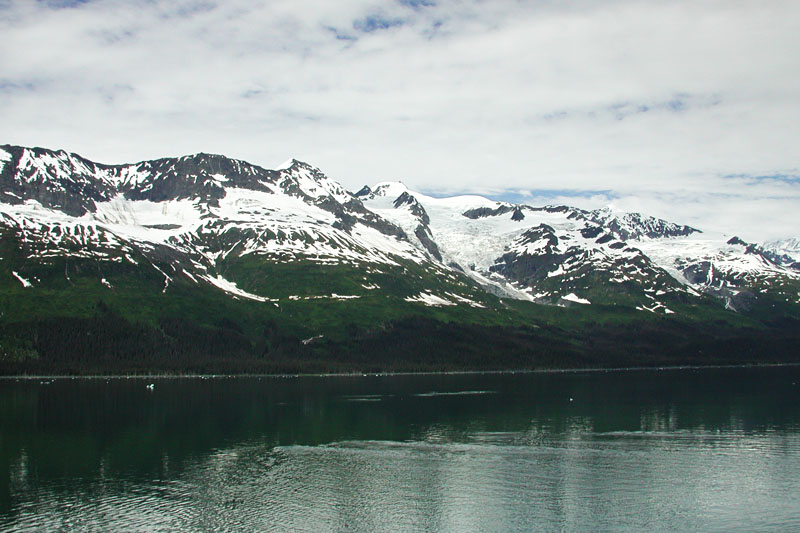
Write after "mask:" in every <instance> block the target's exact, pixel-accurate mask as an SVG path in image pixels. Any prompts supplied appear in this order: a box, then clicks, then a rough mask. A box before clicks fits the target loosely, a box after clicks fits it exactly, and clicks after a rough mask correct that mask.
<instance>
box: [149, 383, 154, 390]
mask: <svg viewBox="0 0 800 533" xmlns="http://www.w3.org/2000/svg"><path fill="white" fill-rule="evenodd" d="M155 388H156V385H155V383H151V384H150V385H148V386H147V389H148V390H153V389H155Z"/></svg>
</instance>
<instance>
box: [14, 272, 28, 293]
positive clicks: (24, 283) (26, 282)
mask: <svg viewBox="0 0 800 533" xmlns="http://www.w3.org/2000/svg"><path fill="white" fill-rule="evenodd" d="M11 274H12V275H13V276H14V277H15V278H17V280H18V281H19V282H20V283H22V286H23V287H24V288H26V289H27V288H28V287H33V285H31V282H30V281H28V280H27V279H25V278H23V277H22V276H20V275H19V274H17V273H16V272H14V271H13V270H12V271H11Z"/></svg>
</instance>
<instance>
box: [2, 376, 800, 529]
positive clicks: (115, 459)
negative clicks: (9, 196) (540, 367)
mask: <svg viewBox="0 0 800 533" xmlns="http://www.w3.org/2000/svg"><path fill="white" fill-rule="evenodd" d="M151 383H152V384H153V385H154V387H153V389H152V390H150V389H148V388H147V387H146V386H147V385H148V384H151ZM798 383H800V368H798V367H784V368H759V369H707V370H690V369H689V370H671V371H629V372H585V373H561V374H504V375H439V376H437V375H428V376H366V377H309V378H214V379H200V378H184V379H149V380H142V379H109V380H106V379H57V380H41V379H40V380H20V381H15V380H3V381H0V475H2V477H1V478H0V530H13V531H18V530H21V531H25V530H72V531H75V530H92V531H97V530H123V531H161V530H181V531H193V530H194V531H213V530H220V531H223V530H224V531H229V530H246V531H254V530H279V531H285V530H294V531H329V530H367V531H398V530H401V531H402V530H414V531H420V530H425V531H502V530H517V531H519V530H532V529H534V530H587V529H591V530H611V529H613V530H645V529H646V530H682V531H685V530H726V531H730V530H748V531H752V530H800V386H798Z"/></svg>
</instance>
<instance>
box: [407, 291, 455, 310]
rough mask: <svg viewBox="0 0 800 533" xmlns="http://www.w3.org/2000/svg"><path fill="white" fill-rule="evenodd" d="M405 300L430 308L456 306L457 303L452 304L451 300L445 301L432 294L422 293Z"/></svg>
mask: <svg viewBox="0 0 800 533" xmlns="http://www.w3.org/2000/svg"><path fill="white" fill-rule="evenodd" d="M404 299H405V301H407V302H416V303H421V304H424V305H427V306H429V307H442V306H446V305H447V306H449V305H456V304H455V302H451V301H450V300H445V299H444V298H442V297H440V296H436V295H435V294H432V293H430V292H421V293H419V294H418V295H416V296H409V297H407V298H404Z"/></svg>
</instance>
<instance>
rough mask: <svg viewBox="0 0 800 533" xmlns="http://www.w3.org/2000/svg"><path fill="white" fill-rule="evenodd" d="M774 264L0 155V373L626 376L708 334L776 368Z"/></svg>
mask: <svg viewBox="0 0 800 533" xmlns="http://www.w3.org/2000/svg"><path fill="white" fill-rule="evenodd" d="M779 252H780V250H779V249H778V248H775V247H773V248H770V247H769V246H767V245H765V246H759V245H754V244H748V243H744V242H742V241H740V240H738V239H725V238H724V237H723V236H713V235H708V234H706V233H702V232H700V231H699V230H697V229H695V228H690V227H688V226H682V225H679V224H674V223H671V222H667V221H664V220H659V219H655V218H652V217H647V216H645V215H641V214H636V213H615V212H612V211H609V210H597V211H585V210H580V209H576V208H572V207H567V206H546V207H533V206H527V205H514V204H509V203H504V202H494V201H491V200H488V199H486V198H482V197H479V196H460V197H453V198H433V197H430V196H426V195H423V194H420V193H416V192H413V191H410V190H408V189H407V188H406V187H405V186H403V185H402V184H399V183H381V184H378V185H376V186H375V187H372V188H369V187H365V188H364V189H362V190H361V191H359V192H358V193H357V194H355V195H354V194H351V193H350V192H348V191H346V190H345V189H344V188H343V187H342V186H341V185H340V184H338V183H337V182H335V181H334V180H332V179H330V178H328V177H327V176H325V175H324V174H323V173H322V172H321V171H319V169H316V168H314V167H312V166H310V165H308V164H306V163H302V162H300V161H296V160H293V161H291V162H290V163H289V164H287V165H286V166H285V168H282V169H276V170H268V169H264V168H261V167H258V166H256V165H252V164H249V163H246V162H244V161H238V160H234V159H229V158H226V157H224V156H220V155H212V154H202V153H201V154H196V155H191V156H184V157H179V158H164V159H159V160H155V161H144V162H140V163H135V164H126V165H104V164H99V163H94V162H92V161H89V160H87V159H85V158H82V157H81V156H79V155H76V154H70V153H67V152H64V151H51V150H46V149H42V148H24V147H16V146H0V367H2V365H4V364H7V365H10V366H7V369H6V370H5V371H9V372H10V371H13V369H14V368H16V369H17V371H28V370H26V369H33V368H39V369H44V370H46V369H47V368H54V366H53V365H56V366H57V367H58V368H61V369H62V371H69V372H77V371H84V370H85V369H86V368H90V367H91V368H95V369H100V370H102V369H103V368H107V367H113V368H120V367H119V365H118V364H117V363H115V361H117V362H118V361H120V360H124V361H126V362H125V365H128V366H126V367H125V368H129V369H134V370H135V369H147V368H172V369H173V370H178V369H186V368H194V369H199V368H214V369H223V370H225V369H230V368H234V367H235V368H241V369H242V370H243V371H253V370H254V369H260V370H262V371H279V370H280V371H290V370H292V369H302V370H309V369H317V370H326V369H331V368H336V369H340V370H341V369H363V368H366V367H370V365H372V364H373V363H372V362H371V361H373V359H372V358H376V359H375V360H379V361H381V362H380V365H381V368H388V367H391V368H401V369H423V368H424V369H434V368H443V367H447V368H467V367H469V368H487V367H489V368H507V367H509V366H510V365H514V366H519V367H535V366H541V365H547V366H570V365H575V364H579V363H578V361H583V362H582V363H580V364H589V365H604V364H611V363H612V361H616V362H617V363H624V364H635V361H637V360H638V359H637V358H641V357H645V358H647V357H651V356H652V357H653V358H655V359H652V361H655V360H659V361H662V362H664V361H674V360H675V357H678V356H680V357H684V356H683V355H682V354H683V353H684V352H685V353H695V352H696V349H695V347H694V346H695V345H694V344H693V343H696V342H699V341H698V339H697V338H696V336H695V334H692V333H687V332H692V331H696V328H698V327H701V326H702V324H705V323H708V321H709V320H713V321H715V323H716V324H717V327H718V328H719V331H720V338H726V339H727V338H742V337H744V338H759V339H761V338H762V337H763V336H765V335H766V336H768V337H769V338H774V342H776V343H777V345H778V346H783V344H781V343H783V342H784V341H785V338H784V337H785V335H784V334H783V333H781V334H780V335H778V336H777V337H775V336H774V335H773V333H774V332H773V330H772V329H770V328H773V326H772V325H770V324H773V323H774V324H778V323H779V322H780V323H784V322H785V321H786V320H789V321H790V322H788V324H789V325H790V328H789V330H787V331H788V332H787V333H786V335H789V337H788V338H789V339H790V340H791V339H795V338H796V337H795V336H794V335H796V332H795V329H793V328H796V324H795V322H791V321H793V320H795V321H796V319H797V318H798V317H800V314H799V313H798V309H800V306H798V303H800V289H798V287H799V286H800V284H799V283H798V279H800V274H798V272H797V269H796V264H794V263H793V262H792V261H791V256H789V255H787V254H784V253H779ZM542 304H544V305H542ZM567 307H568V308H569V309H561V308H567ZM732 311H738V314H737V313H733V312H732ZM653 320H655V322H653ZM409 321H410V322H409ZM776 321H777V322H776ZM781 321H784V322H781ZM598 324H604V326H603V327H602V328H601V329H598V328H599V326H598ZM630 324H638V325H640V326H642V327H644V328H645V329H647V328H651V329H652V328H655V330H654V331H658V332H660V333H659V334H663V335H667V337H668V338H670V339H672V341H670V342H672V344H673V345H674V347H679V346H684V348H685V349H684V351H683V352H675V353H674V354H673V355H669V356H666V355H664V356H663V357H666V359H658V357H661V356H660V355H659V356H658V357H657V356H656V354H661V353H662V352H663V351H664V350H665V349H666V348H665V347H664V346H665V345H663V343H655V340H654V339H656V338H658V335H655V334H654V335H653V337H652V339H646V340H643V339H641V338H625V337H624V336H622V337H619V336H618V333H619V334H620V335H621V332H623V331H626V328H628V327H629V325H630ZM784 326H785V324H784ZM774 327H777V326H774ZM487 328H488V329H487ZM492 328H494V329H492ZM616 328H622V329H620V330H617V329H616ZM765 328H766V329H765ZM415 330H416V331H417V333H416V334H414V333H413V331H415ZM477 331H480V333H479V334H478V333H476V332H477ZM134 332H138V333H135V334H134ZM770 336H771V337H770ZM446 339H451V340H450V341H447V340H446ZM467 339H472V340H473V341H472V342H468V341H467ZM604 339H605V340H604ZM612 339H613V341H612ZM782 339H783V340H782ZM451 341H452V342H451ZM703 342H706V341H703ZM786 342H789V341H786ZM604 343H605V344H604ZM625 343H628V344H627V346H628V348H627V349H623V347H624V346H626V344H625ZM642 343H643V344H642ZM687 343H688V344H687ZM762 345H763V343H762ZM400 346H407V348H408V349H409V350H414V349H420V347H427V348H425V349H426V350H427V349H434V350H435V351H436V352H437V353H442V354H450V355H449V356H448V357H451V359H447V362H443V361H444V360H443V361H440V362H439V363H436V361H437V360H438V359H437V357H438V356H435V355H431V354H429V355H428V356H427V357H431V359H426V358H425V357H426V356H423V357H421V358H420V357H419V356H417V355H414V354H405V353H402V350H400V348H399V347H400ZM500 346H505V347H506V348H507V350H509V351H508V353H506V352H503V353H502V354H496V352H495V349H498V347H500ZM432 347H435V348H432ZM671 349H672V348H670V350H671ZM676 349H677V348H676ZM398 350H400V351H398ZM715 350H716V348H713V347H712V348H707V347H706V348H704V349H703V350H702V351H703V353H711V352H714V351H715ZM228 353H230V354H234V355H230V356H227V355H222V354H228ZM356 353H358V354H361V355H358V356H356V355H355V354H356ZM387 353H392V354H394V355H393V356H392V357H394V358H395V359H388V358H387V357H388V356H386V355H384V354H387ZM467 353H469V354H471V355H470V356H469V358H468V359H461V357H462V355H463V354H467ZM670 353H672V352H670ZM237 354H238V355H237ZM378 354H380V355H378ZM459 354H462V355H459ZM512 354H516V355H512ZM637 354H640V355H637ZM641 354H645V355H641ZM646 354H650V355H646ZM409 357H411V359H408V358H409ZM694 357H697V356H694ZM84 358H88V359H86V360H84ZM231 358H233V359H235V361H234V360H233V359H231ZM562 358H563V360H562ZM670 358H671V359H670ZM356 359H357V360H358V361H360V362H359V363H358V364H356V363H355V362H354V361H355V360H356ZM411 360H413V361H414V362H413V364H412V363H411V362H409V361H411ZM512 360H513V361H514V362H513V363H512ZM645 360H647V361H649V360H651V359H645ZM103 361H106V362H105V363H103ZM225 361H227V362H225ZM243 361H246V362H243ZM399 361H406V362H405V363H402V364H401V363H400V362H399ZM468 361H469V362H468ZM504 361H505V362H504ZM545 361H546V362H545ZM558 361H561V363H559V362H558ZM56 362H57V364H56ZM375 364H377V363H375ZM48 365H49V366H48ZM59 365H60V366H59ZM65 365H66V366H65ZM70 365H77V366H75V368H73V367H72V366H70ZM103 365H107V366H105V367H104V366H103ZM203 365H210V366H209V367H205V366H203ZM226 365H227V366H226ZM403 365H405V366H403ZM437 365H438V366H437ZM0 370H2V368H0Z"/></svg>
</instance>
